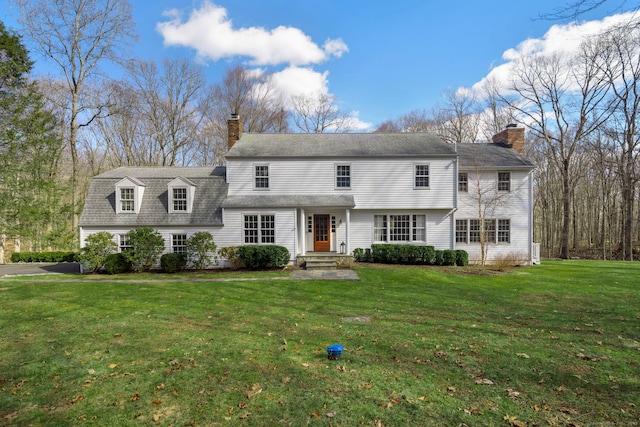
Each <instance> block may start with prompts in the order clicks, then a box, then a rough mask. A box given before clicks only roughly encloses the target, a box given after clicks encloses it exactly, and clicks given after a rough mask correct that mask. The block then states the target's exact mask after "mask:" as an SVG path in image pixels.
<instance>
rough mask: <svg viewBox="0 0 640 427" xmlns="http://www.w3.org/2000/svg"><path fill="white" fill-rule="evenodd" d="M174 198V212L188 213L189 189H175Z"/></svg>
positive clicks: (173, 190)
mask: <svg viewBox="0 0 640 427" xmlns="http://www.w3.org/2000/svg"><path fill="white" fill-rule="evenodd" d="M172 196H173V210H174V212H176V211H177V212H187V189H186V188H184V187H180V188H173V189H172Z"/></svg>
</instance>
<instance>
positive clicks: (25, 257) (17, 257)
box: [11, 251, 78, 263]
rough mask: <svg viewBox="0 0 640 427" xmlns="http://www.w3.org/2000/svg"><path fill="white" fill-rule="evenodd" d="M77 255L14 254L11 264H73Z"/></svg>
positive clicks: (61, 252)
mask: <svg viewBox="0 0 640 427" xmlns="http://www.w3.org/2000/svg"><path fill="white" fill-rule="evenodd" d="M77 258H78V254H77V253H75V252H65V251H53V252H14V253H12V254H11V262H16V263H17V262H75V261H77Z"/></svg>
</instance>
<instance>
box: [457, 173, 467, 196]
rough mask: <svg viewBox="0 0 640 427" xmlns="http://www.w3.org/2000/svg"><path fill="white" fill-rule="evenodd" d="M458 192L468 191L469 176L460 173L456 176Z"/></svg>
mask: <svg viewBox="0 0 640 427" xmlns="http://www.w3.org/2000/svg"><path fill="white" fill-rule="evenodd" d="M458 191H460V192H463V193H466V192H468V191H469V174H468V173H467V172H460V173H459V174H458Z"/></svg>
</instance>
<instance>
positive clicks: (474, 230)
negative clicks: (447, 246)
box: [469, 219, 480, 243]
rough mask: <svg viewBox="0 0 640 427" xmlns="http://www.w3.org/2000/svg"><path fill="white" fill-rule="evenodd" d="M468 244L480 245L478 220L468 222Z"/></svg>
mask: <svg viewBox="0 0 640 427" xmlns="http://www.w3.org/2000/svg"><path fill="white" fill-rule="evenodd" d="M469 243H480V220H479V219H470V220H469Z"/></svg>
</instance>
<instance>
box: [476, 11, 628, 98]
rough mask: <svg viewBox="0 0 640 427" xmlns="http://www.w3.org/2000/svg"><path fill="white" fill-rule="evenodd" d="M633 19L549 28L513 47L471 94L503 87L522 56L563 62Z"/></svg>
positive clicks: (623, 17)
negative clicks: (592, 40) (588, 41)
mask: <svg viewBox="0 0 640 427" xmlns="http://www.w3.org/2000/svg"><path fill="white" fill-rule="evenodd" d="M634 19H637V14H636V13H634V12H629V13H623V14H618V15H612V16H608V17H606V18H604V19H602V20H596V21H586V22H581V23H571V24H566V25H554V26H552V27H551V28H550V29H549V30H548V31H547V32H546V33H545V35H544V36H543V37H542V38H538V39H533V38H532V39H527V40H525V41H523V42H521V43H520V44H518V46H517V47H515V48H512V49H508V50H506V51H505V52H504V53H503V54H502V59H503V60H504V61H505V62H504V63H502V64H500V65H498V66H496V67H493V68H492V69H491V71H489V73H488V74H487V76H485V77H484V78H483V79H482V80H481V81H479V82H478V83H476V84H474V85H473V87H472V90H473V91H474V92H476V93H478V94H481V91H482V88H483V87H484V86H485V84H487V83H488V82H492V84H496V85H497V86H498V87H505V86H506V85H507V84H508V82H509V77H510V75H511V72H512V70H513V67H514V65H515V64H516V62H517V61H518V60H519V59H520V58H522V57H525V56H531V55H538V56H545V57H546V56H548V57H550V56H552V55H559V56H560V57H562V58H563V59H565V60H566V61H569V60H570V59H571V58H573V57H575V55H576V54H577V53H578V51H579V49H580V44H581V42H582V41H583V40H585V39H586V38H588V37H590V36H595V35H597V34H599V33H602V32H604V31H606V30H607V29H610V28H612V27H614V26H616V25H623V24H628V23H629V22H630V21H632V20H634Z"/></svg>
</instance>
